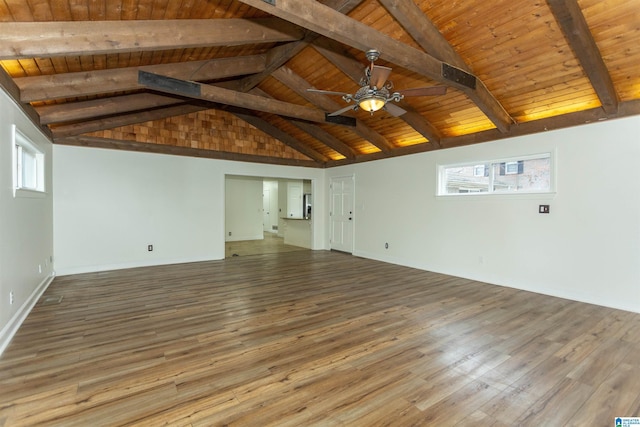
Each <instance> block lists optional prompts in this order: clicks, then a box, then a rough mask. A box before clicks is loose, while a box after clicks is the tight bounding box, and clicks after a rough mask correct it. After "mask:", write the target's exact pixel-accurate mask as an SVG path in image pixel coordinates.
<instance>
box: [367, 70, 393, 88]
mask: <svg viewBox="0 0 640 427" xmlns="http://www.w3.org/2000/svg"><path fill="white" fill-rule="evenodd" d="M389 74H391V68H389V67H383V66H380V65H373V66H372V67H371V79H370V80H369V86H372V87H373V86H375V87H377V88H378V89H380V88H381V87H384V84H385V83H386V81H387V78H388V77H389Z"/></svg>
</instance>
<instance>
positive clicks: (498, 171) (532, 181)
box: [438, 153, 552, 195]
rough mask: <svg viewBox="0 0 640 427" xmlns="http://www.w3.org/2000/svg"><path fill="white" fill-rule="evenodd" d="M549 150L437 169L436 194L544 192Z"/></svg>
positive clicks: (549, 182) (549, 188)
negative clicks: (512, 157) (535, 153)
mask: <svg viewBox="0 0 640 427" xmlns="http://www.w3.org/2000/svg"><path fill="white" fill-rule="evenodd" d="M551 160H552V159H551V153H545V154H537V155H532V156H522V157H520V158H516V159H501V160H492V161H489V162H486V163H483V164H480V163H477V162H475V163H471V164H461V165H445V166H440V168H439V179H438V195H450V194H479V193H480V194H492V193H494V194H495V193H503V194H504V193H548V192H551V191H552V176H551V173H552V168H551V164H552V163H551Z"/></svg>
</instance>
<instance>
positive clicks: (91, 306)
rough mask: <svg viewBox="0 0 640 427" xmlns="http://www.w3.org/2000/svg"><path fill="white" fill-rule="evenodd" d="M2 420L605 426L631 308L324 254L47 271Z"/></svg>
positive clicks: (612, 412) (627, 403)
mask: <svg viewBox="0 0 640 427" xmlns="http://www.w3.org/2000/svg"><path fill="white" fill-rule="evenodd" d="M60 297H62V300H61V301H60V302H59V303H57V304H56V303H53V304H51V303H50V304H44V303H43V301H41V302H39V303H38V304H37V305H36V307H35V308H34V310H33V311H32V313H31V314H30V315H29V317H28V318H27V319H26V321H25V323H24V324H23V326H22V328H21V329H20V330H19V331H18V333H17V335H16V336H15V338H14V340H13V342H12V343H11V344H10V345H9V347H8V348H7V350H6V351H5V353H4V355H3V356H2V358H0V425H3V426H23V425H29V426H31V425H38V426H40V425H45V426H48V425H59V426H101V425H143V426H158V425H175V426H213V425H239V426H253V425H259V426H267V425H277V426H310V425H319V426H375V425H394V426H410V425H416V426H417V425H425V426H444V425H446V426H453V425H459V426H516V425H520V426H611V425H613V419H614V417H615V416H638V415H640V382H639V380H638V379H639V378H640V315H638V314H634V313H629V312H624V311H619V310H613V309H608V308H603V307H598V306H593V305H588V304H583V303H578V302H572V301H567V300H562V299H558V298H552V297H547V296H542V295H538V294H533V293H528V292H523V291H517V290H513V289H509V288H503V287H498V286H492V285H486V284H483V283H479V282H474V281H471V280H466V279H460V278H455V277H450V276H445V275H441V274H435V273H430V272H426V271H420V270H415V269H410V268H405V267H400V266H395V265H391V264H385V263H381V262H376V261H372V260H365V259H361V258H357V257H353V256H350V255H346V254H341V253H336V252H326V251H295V252H289V253H279V254H269V255H256V256H239V257H233V258H229V259H226V260H224V261H217V262H203V263H192V264H182V265H172V266H160V267H152V268H139V269H130V270H121V271H114V272H103V273H93V274H83V275H75V276H66V277H58V278H56V279H55V280H54V282H53V283H52V284H51V286H50V287H49V289H48V290H47V291H46V293H45V295H44V297H43V299H44V298H49V301H51V300H53V301H54V302H55V301H56V300H57V299H59V298H60Z"/></svg>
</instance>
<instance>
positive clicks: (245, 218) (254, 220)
mask: <svg viewBox="0 0 640 427" xmlns="http://www.w3.org/2000/svg"><path fill="white" fill-rule="evenodd" d="M262 189H263V184H262V178H258V177H245V176H231V175H227V177H226V179H225V233H224V235H225V240H226V241H227V242H234V241H238V240H262V239H264V231H263V228H264V226H263V224H262V223H263V215H262Z"/></svg>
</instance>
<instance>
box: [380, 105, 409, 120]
mask: <svg viewBox="0 0 640 427" xmlns="http://www.w3.org/2000/svg"><path fill="white" fill-rule="evenodd" d="M384 109H385V110H387V113H389V114H391V115H392V116H393V117H400V116H401V115H403V114H404V113H406V112H407V110H405V109H404V108H401V107H398V106H397V105H396V104H394V103H392V102H387V103H386V105H385V106H384Z"/></svg>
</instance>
